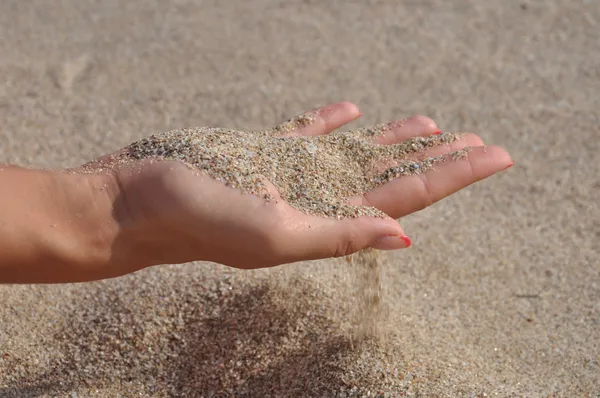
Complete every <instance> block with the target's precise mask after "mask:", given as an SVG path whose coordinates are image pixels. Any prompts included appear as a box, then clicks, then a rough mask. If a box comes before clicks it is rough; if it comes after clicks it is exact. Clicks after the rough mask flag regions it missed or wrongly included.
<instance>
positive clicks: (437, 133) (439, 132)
mask: <svg viewBox="0 0 600 398" xmlns="http://www.w3.org/2000/svg"><path fill="white" fill-rule="evenodd" d="M440 134H442V130H435V131H434V132H433V135H440Z"/></svg>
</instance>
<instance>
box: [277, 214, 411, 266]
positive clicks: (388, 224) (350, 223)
mask: <svg viewBox="0 0 600 398" xmlns="http://www.w3.org/2000/svg"><path fill="white" fill-rule="evenodd" d="M314 218H315V219H317V221H316V222H312V223H311V225H310V227H308V228H303V229H302V230H298V229H295V230H294V232H293V237H290V238H291V239H284V240H285V241H286V242H289V243H288V253H289V254H288V256H287V257H288V258H287V259H286V262H296V261H304V260H316V259H323V258H330V257H342V256H347V255H350V254H352V253H356V252H358V251H360V250H363V249H366V248H369V247H373V248H375V249H378V250H396V249H401V248H406V247H409V246H410V244H411V242H410V239H409V238H408V237H407V236H406V235H405V234H404V231H403V230H402V228H401V227H400V225H399V224H398V223H397V222H396V221H395V220H393V219H391V218H375V217H359V218H354V219H344V220H330V219H323V218H317V217H314Z"/></svg>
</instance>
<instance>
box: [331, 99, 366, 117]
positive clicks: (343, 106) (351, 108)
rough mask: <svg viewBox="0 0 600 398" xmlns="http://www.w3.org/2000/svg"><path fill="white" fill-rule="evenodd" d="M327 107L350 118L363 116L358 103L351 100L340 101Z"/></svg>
mask: <svg viewBox="0 0 600 398" xmlns="http://www.w3.org/2000/svg"><path fill="white" fill-rule="evenodd" d="M326 108H329V110H330V111H331V112H333V111H334V110H335V111H337V112H339V113H341V114H343V115H345V116H346V117H347V119H348V120H355V119H358V118H359V117H360V116H362V112H361V111H360V109H359V108H358V105H356V104H355V103H353V102H350V101H342V102H338V103H337V104H333V105H331V107H326Z"/></svg>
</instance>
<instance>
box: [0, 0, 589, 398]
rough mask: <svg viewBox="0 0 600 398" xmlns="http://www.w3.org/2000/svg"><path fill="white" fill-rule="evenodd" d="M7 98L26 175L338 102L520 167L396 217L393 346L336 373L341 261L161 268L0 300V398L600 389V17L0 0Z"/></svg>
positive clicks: (518, 6) (473, 5)
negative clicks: (400, 242) (142, 141)
mask: <svg viewBox="0 0 600 398" xmlns="http://www.w3.org/2000/svg"><path fill="white" fill-rule="evenodd" d="M0 82H1V84H0V160H2V161H7V162H13V163H17V164H21V165H28V166H39V167H66V166H74V165H77V164H80V163H82V162H84V161H87V160H90V159H92V158H94V157H96V156H99V155H102V154H104V153H106V152H110V151H113V150H116V149H118V148H120V147H122V146H124V145H126V144H128V143H130V142H132V141H133V140H136V139H138V138H141V137H143V136H145V135H149V134H152V133H156V132H162V131H166V130H169V129H173V128H179V127H185V126H220V127H233V128H240V129H250V128H261V127H266V126H270V125H274V124H276V123H278V122H280V121H282V120H284V119H286V118H288V117H290V116H293V115H295V114H296V113H299V112H301V111H304V110H308V109H311V108H313V107H315V106H318V105H323V104H327V103H330V102H336V101H340V100H349V101H353V102H355V103H356V104H358V105H359V107H360V108H361V110H362V111H363V113H364V116H363V117H362V118H361V120H360V121H357V122H354V123H353V124H352V125H351V126H350V127H358V126H366V125H369V124H374V123H378V122H383V121H387V120H392V119H397V118H401V117H405V116H410V115H413V114H424V115H427V116H430V117H432V118H434V119H435V120H436V121H437V122H438V125H439V126H440V127H441V128H443V129H444V130H450V131H456V130H460V131H472V132H477V133H479V134H480V135H481V136H482V137H483V138H484V140H485V141H486V142H488V143H494V144H497V145H501V146H503V147H505V148H506V149H507V150H508V151H509V152H510V153H511V155H512V156H513V159H514V160H515V161H516V165H515V166H514V167H513V168H512V169H510V170H508V171H506V172H503V173H500V174H499V175H496V176H493V177H492V178H490V179H488V180H486V181H484V182H481V183H478V184H476V185H474V186H472V187H469V188H468V189H466V190H464V191H462V192H460V193H459V194H456V195H454V196H452V197H451V198H448V199H446V200H444V201H443V202H440V203H438V204H436V205H434V206H433V207H431V208H428V209H426V210H424V211H422V212H419V213H417V214H414V215H411V216H409V217H406V218H405V219H404V220H403V221H402V224H403V225H404V227H405V230H406V231H407V233H408V235H409V236H411V238H413V242H414V245H413V247H411V248H410V249H409V250H405V251H401V252H397V253H392V254H390V255H389V256H388V257H387V264H386V266H385V277H386V279H385V281H386V289H387V295H386V296H385V300H386V303H387V304H388V305H389V306H390V307H391V311H392V315H391V317H390V319H391V320H393V322H394V329H395V331H394V335H393V341H392V342H391V343H390V349H389V352H380V351H377V350H372V351H369V350H366V351H364V352H362V353H361V354H360V355H358V356H357V357H356V358H355V359H352V363H354V364H355V365H353V366H354V368H352V369H334V368H335V366H337V365H335V363H334V362H333V359H332V358H334V357H335V358H338V359H339V358H343V357H344V356H347V357H348V358H352V355H357V354H352V353H351V351H352V350H351V349H350V348H348V347H345V346H344V344H342V343H340V342H339V341H338V342H336V339H343V334H344V333H343V330H344V328H345V327H347V325H344V322H345V320H344V319H345V318H344V317H345V313H344V311H343V310H340V308H342V307H343V301H344V300H345V299H346V298H347V296H348V294H347V290H348V289H347V286H346V285H345V284H348V283H350V282H348V281H345V280H344V278H340V275H344V273H345V271H344V269H345V268H344V267H345V263H344V262H343V261H342V260H336V261H321V262H314V263H310V264H295V265H290V266H285V267H281V268H279V269H274V270H268V271H257V272H254V273H251V272H237V271H233V270H230V269H225V267H221V266H216V265H211V264H197V265H184V266H164V267H158V268H155V269H150V270H145V271H143V272H139V273H137V274H135V275H131V276H128V277H124V278H120V279H116V280H110V281H105V282H98V283H92V284H81V285H65V286H1V287H0V397H43V396H69V397H71V396H79V397H82V396H86V397H87V396H106V397H108V396H119V394H120V396H250V397H252V396H282V397H284V396H340V397H342V396H366V395H368V394H371V395H372V396H375V395H376V393H378V390H380V391H379V392H380V393H384V392H385V393H386V394H387V396H403V395H408V396H449V397H453V396H465V397H475V396H500V397H507V396H514V397H521V396H527V397H598V396H600V264H599V262H600V255H599V254H600V253H599V243H598V241H599V238H600V204H599V203H600V201H599V196H600V174H599V172H600V167H599V166H600V155H598V153H599V151H600V144H599V142H600V140H599V139H600V127H599V126H600V2H598V1H595V0H588V1H584V0H560V1H559V0H555V1H534V0H529V1H528V0H523V1H513V0H505V1H475V0H471V1H468V0H454V1H442V0H419V1H417V0H406V1H391V0H361V1H359V0H354V1H333V0H332V1H315V0H290V1H270V0H258V1H241V0H236V1H233V0H232V1H216V0H206V1H192V0H176V1H169V2H167V1H157V0H145V1H142V0H131V1H126V2H122V1H117V0H105V1H101V2H100V1H93V0H61V1H52V2H50V1H20V0H3V1H2V2H0ZM282 297H283V299H282ZM286 300H287V301H286ZM289 303H294V304H293V305H292V304H289ZM336 336H337V337H336ZM256 352H265V353H266V354H265V356H268V359H265V358H262V359H260V358H259V359H257V357H256V354H255V353H256ZM327 372H329V373H328V374H338V375H339V378H337V379H328V380H326V381H323V380H322V379H321V375H322V374H325V373H327ZM369 391H371V392H370V393H369ZM484 394H485V395H484Z"/></svg>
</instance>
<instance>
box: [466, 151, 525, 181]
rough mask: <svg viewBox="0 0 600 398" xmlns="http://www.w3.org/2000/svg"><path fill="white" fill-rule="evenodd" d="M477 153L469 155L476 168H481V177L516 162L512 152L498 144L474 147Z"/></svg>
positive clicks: (504, 168)
mask: <svg viewBox="0 0 600 398" xmlns="http://www.w3.org/2000/svg"><path fill="white" fill-rule="evenodd" d="M474 151H475V153H474V154H473V156H469V159H470V160H471V162H472V163H473V165H474V166H475V168H476V169H478V170H480V171H481V173H482V175H481V176H479V177H481V178H485V177H487V176H489V175H491V174H494V173H497V172H499V171H502V170H506V169H507V168H509V167H511V166H512V165H513V164H514V161H513V160H512V157H511V156H510V154H509V153H508V152H507V151H506V150H504V149H503V148H501V147H499V146H496V145H489V146H484V147H479V148H474Z"/></svg>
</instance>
